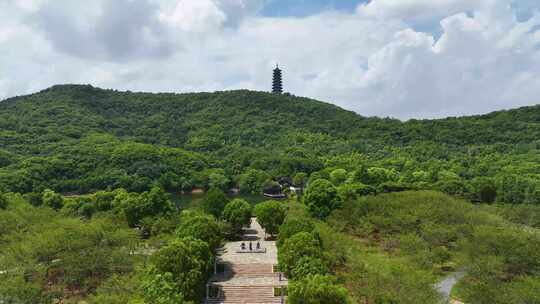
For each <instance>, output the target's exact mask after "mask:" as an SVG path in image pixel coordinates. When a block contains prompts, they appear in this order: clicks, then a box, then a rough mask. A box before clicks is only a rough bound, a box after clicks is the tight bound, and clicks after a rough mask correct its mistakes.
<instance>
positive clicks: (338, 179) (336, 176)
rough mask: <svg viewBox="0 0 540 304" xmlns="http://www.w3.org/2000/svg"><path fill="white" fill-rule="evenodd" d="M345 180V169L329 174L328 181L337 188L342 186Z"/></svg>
mask: <svg viewBox="0 0 540 304" xmlns="http://www.w3.org/2000/svg"><path fill="white" fill-rule="evenodd" d="M345 180H347V171H346V170H345V169H336V170H334V171H332V172H330V181H331V182H332V183H333V184H334V185H336V186H339V185H341V184H343V183H344V182H345Z"/></svg>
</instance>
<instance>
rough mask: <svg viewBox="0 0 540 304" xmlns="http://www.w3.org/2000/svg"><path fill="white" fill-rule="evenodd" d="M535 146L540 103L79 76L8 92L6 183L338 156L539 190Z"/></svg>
mask: <svg viewBox="0 0 540 304" xmlns="http://www.w3.org/2000/svg"><path fill="white" fill-rule="evenodd" d="M539 148H540V106H536V107H529V108H522V109H518V110H511V111H503V112H496V113H492V114H488V115H484V116H474V117H462V118H448V119H443V120H411V121H408V122H400V121H398V120H392V119H379V118H365V117H361V116H359V115H357V114H355V113H352V112H348V111H345V110H342V109H340V108H338V107H335V106H332V105H329V104H326V103H322V102H318V101H314V100H310V99H307V98H300V97H294V96H285V95H283V96H281V95H273V94H268V93H261V92H252V91H231V92H217V93H198V94H149V93H130V92H117V91H112V90H102V89H98V88H93V87H91V86H79V85H63V86H55V87H52V88H50V89H47V90H44V91H42V92H39V93H36V94H33V95H29V96H23V97H16V98H12V99H9V100H6V101H3V102H1V103H0V189H4V190H5V191H15V192H32V191H42V190H43V189H45V188H51V189H53V190H55V191H59V192H64V193H68V192H74V193H89V192H94V191H96V190H100V189H106V188H107V187H123V188H126V189H128V190H132V191H145V190H149V189H150V188H151V187H152V185H154V184H156V183H159V184H160V185H162V186H163V187H165V188H167V189H169V190H178V189H183V190H190V189H192V188H193V187H200V188H209V187H210V186H217V187H221V188H223V189H227V188H229V187H233V186H239V187H240V190H242V191H245V192H256V193H257V192H259V191H260V188H261V187H263V184H264V183H265V182H266V181H268V180H272V179H276V178H278V177H290V178H293V177H294V176H295V175H297V174H298V173H303V174H304V173H305V174H307V175H309V174H311V173H314V172H321V173H322V174H323V175H325V174H328V173H330V171H331V170H333V169H335V168H339V169H345V170H347V174H349V175H354V174H353V173H356V175H361V174H363V173H362V172H360V173H358V172H359V170H360V169H361V170H364V171H366V172H368V173H369V176H368V177H367V178H368V179H369V181H368V180H364V181H363V182H364V183H365V184H371V185H373V186H375V187H379V186H381V184H383V183H391V184H392V185H393V186H392V187H390V188H393V187H394V186H396V184H397V186H399V187H405V188H421V189H426V188H428V189H439V190H442V191H444V192H447V193H450V194H457V195H462V196H466V197H468V198H470V199H471V200H473V201H488V202H492V201H495V200H496V201H500V202H506V203H523V202H540V190H539V186H538V184H539V181H540V153H538V152H539V151H538V149H539ZM325 172H326V173H325ZM348 177H349V176H348ZM387 188H389V187H387ZM494 192H495V193H494Z"/></svg>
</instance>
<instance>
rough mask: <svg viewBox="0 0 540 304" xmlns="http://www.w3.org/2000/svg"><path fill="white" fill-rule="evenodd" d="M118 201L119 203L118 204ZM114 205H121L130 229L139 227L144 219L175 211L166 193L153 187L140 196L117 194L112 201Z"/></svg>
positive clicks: (135, 194)
mask: <svg viewBox="0 0 540 304" xmlns="http://www.w3.org/2000/svg"><path fill="white" fill-rule="evenodd" d="M118 200H121V201H120V202H118ZM116 204H120V205H121V207H122V209H123V211H124V214H125V215H126V219H127V221H128V224H129V225H130V226H131V227H135V226H137V225H139V224H140V223H141V221H142V220H143V219H145V218H150V217H154V216H158V215H168V214H171V213H172V212H174V210H175V208H174V205H173V204H172V202H171V200H170V198H169V197H168V195H167V193H165V192H164V191H163V189H161V188H160V187H153V188H152V190H150V192H144V193H142V194H140V195H139V194H137V193H129V194H126V193H123V192H119V194H118V195H117V196H116V197H115V199H114V201H113V205H116Z"/></svg>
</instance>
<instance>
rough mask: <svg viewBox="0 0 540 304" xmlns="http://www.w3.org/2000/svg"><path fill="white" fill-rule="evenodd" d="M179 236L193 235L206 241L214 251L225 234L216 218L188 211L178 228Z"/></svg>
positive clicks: (177, 233) (192, 236)
mask: <svg viewBox="0 0 540 304" xmlns="http://www.w3.org/2000/svg"><path fill="white" fill-rule="evenodd" d="M176 235H177V236H178V237H179V238H186V237H191V238H194V239H199V240H202V241H204V242H206V243H207V244H208V246H209V248H210V250H211V251H212V252H215V250H216V249H217V248H219V247H220V246H221V242H222V241H223V235H222V231H221V227H220V225H219V223H218V222H217V221H216V219H215V218H213V217H212V216H209V215H206V214H196V213H186V214H184V215H183V216H182V219H181V224H180V226H179V227H178V229H177V230H176Z"/></svg>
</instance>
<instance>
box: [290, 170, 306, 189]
mask: <svg viewBox="0 0 540 304" xmlns="http://www.w3.org/2000/svg"><path fill="white" fill-rule="evenodd" d="M306 180H307V174H306V173H304V172H298V173H296V174H295V175H294V177H293V185H295V186H297V187H304V184H305V183H306Z"/></svg>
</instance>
